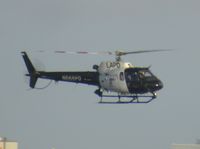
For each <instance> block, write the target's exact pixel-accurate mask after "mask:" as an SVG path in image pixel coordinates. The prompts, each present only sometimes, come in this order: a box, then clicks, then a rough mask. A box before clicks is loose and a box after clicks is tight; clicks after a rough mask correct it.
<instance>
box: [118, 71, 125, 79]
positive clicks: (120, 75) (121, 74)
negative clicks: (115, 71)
mask: <svg viewBox="0 0 200 149" xmlns="http://www.w3.org/2000/svg"><path fill="white" fill-rule="evenodd" d="M119 79H120V80H121V81H124V73H123V72H120V74H119Z"/></svg>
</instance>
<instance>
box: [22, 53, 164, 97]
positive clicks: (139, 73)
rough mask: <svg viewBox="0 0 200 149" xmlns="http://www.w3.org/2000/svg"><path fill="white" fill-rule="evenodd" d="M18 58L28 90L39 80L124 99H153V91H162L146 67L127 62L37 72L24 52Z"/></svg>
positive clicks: (161, 86) (157, 81) (102, 63)
mask: <svg viewBox="0 0 200 149" xmlns="http://www.w3.org/2000/svg"><path fill="white" fill-rule="evenodd" d="M22 56H23V59H24V61H25V64H26V66H27V69H28V72H29V73H28V74H26V76H28V77H30V82H29V83H30V84H29V86H30V87H31V88H35V85H36V82H37V79H38V78H41V79H49V80H54V81H66V82H73V83H82V84H88V85H94V86H97V87H98V89H97V90H96V91H95V93H96V94H97V95H99V96H100V97H102V95H103V92H104V91H107V92H116V93H118V94H120V95H127V96H126V97H129V95H131V96H130V97H134V96H133V95H136V97H138V94H145V93H152V94H153V97H152V99H153V98H155V96H156V95H155V92H156V91H158V90H160V89H162V88H163V84H162V82H161V81H160V80H159V79H158V78H157V77H156V76H155V75H153V74H152V72H151V71H150V70H149V68H148V67H134V66H133V65H132V64H131V63H129V62H123V61H121V60H119V61H117V60H116V61H113V62H111V61H106V62H101V63H100V65H99V66H97V65H94V66H93V68H94V69H95V70H96V71H77V72H48V71H37V70H36V69H35V68H34V66H33V64H32V63H31V61H30V59H29V57H28V55H27V54H26V52H22ZM107 97H109V96H107ZM112 97H113V96H112ZM149 101H150V100H149Z"/></svg>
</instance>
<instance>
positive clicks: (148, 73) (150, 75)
mask: <svg viewBox="0 0 200 149" xmlns="http://www.w3.org/2000/svg"><path fill="white" fill-rule="evenodd" d="M139 74H140V76H141V77H142V76H143V77H152V74H151V73H150V72H149V71H144V70H142V71H139Z"/></svg>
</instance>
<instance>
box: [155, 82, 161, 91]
mask: <svg viewBox="0 0 200 149" xmlns="http://www.w3.org/2000/svg"><path fill="white" fill-rule="evenodd" d="M162 88H163V83H162V82H161V81H160V80H159V81H158V82H156V83H155V89H156V90H160V89H162Z"/></svg>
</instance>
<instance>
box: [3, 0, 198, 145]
mask: <svg viewBox="0 0 200 149" xmlns="http://www.w3.org/2000/svg"><path fill="white" fill-rule="evenodd" d="M199 6H200V1H198V0H167V1H164V0H123V1H120V0H73V1H72V0H56V1H53V0H0V50H1V54H0V68H1V77H0V90H1V98H0V120H1V121H0V135H1V136H5V137H7V138H9V139H12V140H17V141H18V142H19V145H20V149H35V148H41V149H50V148H52V147H54V148H56V149H62V148H70V149H78V148H84V149H94V148H95V149H102V148H104V149H122V148H123V149H133V148H137V149H146V148H150V149H161V148H162V149H169V148H170V145H171V144H172V143H195V140H196V139H197V138H200V129H199V126H200V119H199V113H200V108H199V105H200V100H199V94H198V93H199V76H200V71H199V65H198V64H199V55H200V52H199V48H200V46H199V39H200V29H199V27H200V19H199V18H200V9H199ZM120 48H123V49H128V50H132V49H133V50H135V49H157V48H172V49H176V51H174V52H169V53H151V54H143V55H133V56H127V57H124V60H127V61H130V62H131V63H133V64H135V65H140V66H149V65H152V67H151V70H152V71H153V72H154V73H155V74H156V75H157V76H158V77H159V78H160V79H161V80H162V81H163V82H164V88H163V89H162V90H161V91H160V92H158V98H157V99H156V100H155V101H153V102H152V103H150V104H147V105H99V104H97V102H98V100H99V99H98V97H97V96H96V95H95V94H93V92H94V90H96V88H95V87H92V86H87V85H76V84H70V83H62V82H61V83H58V84H57V85H56V84H55V83H52V85H51V86H50V87H49V88H47V89H45V90H31V91H27V89H28V85H27V84H25V83H24V79H23V70H25V65H24V62H23V61H22V58H21V55H20V51H21V50H22V49H30V50H29V51H28V54H29V55H30V57H31V59H33V60H37V59H38V60H39V61H40V62H42V63H44V65H45V70H51V71H54V70H65V71H68V70H69V71H70V70H91V69H92V65H93V64H99V63H100V62H101V61H102V60H112V59H114V58H113V57H110V56H105V57H103V56H100V57H96V56H74V55H54V54H51V53H43V54H39V53H36V52H34V51H33V50H41V49H42V50H63V49H65V50H74V51H75V50H91V51H92V50H93V51H106V50H115V49H120ZM34 64H35V65H36V63H34ZM45 83H48V82H44V81H42V80H39V81H38V84H37V85H38V86H40V85H43V84H45Z"/></svg>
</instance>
